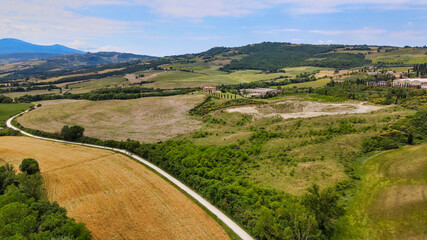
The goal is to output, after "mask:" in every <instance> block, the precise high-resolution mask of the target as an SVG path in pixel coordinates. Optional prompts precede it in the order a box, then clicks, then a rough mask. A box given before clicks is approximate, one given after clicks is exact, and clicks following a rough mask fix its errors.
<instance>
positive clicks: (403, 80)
mask: <svg viewBox="0 0 427 240" xmlns="http://www.w3.org/2000/svg"><path fill="white" fill-rule="evenodd" d="M395 81H402V82H406V81H409V82H416V81H418V82H422V83H427V78H404V79H396V80H395Z"/></svg>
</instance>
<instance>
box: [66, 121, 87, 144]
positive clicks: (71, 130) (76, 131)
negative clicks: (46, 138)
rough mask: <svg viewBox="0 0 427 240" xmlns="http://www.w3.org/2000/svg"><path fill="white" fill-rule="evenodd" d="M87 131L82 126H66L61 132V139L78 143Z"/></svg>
mask: <svg viewBox="0 0 427 240" xmlns="http://www.w3.org/2000/svg"><path fill="white" fill-rule="evenodd" d="M84 131H85V129H84V128H83V127H81V126H77V125H75V126H71V127H69V126H68V125H65V126H64V127H63V128H62V130H61V137H62V138H63V139H65V140H67V141H76V140H77V139H79V138H81V137H83V132H84Z"/></svg>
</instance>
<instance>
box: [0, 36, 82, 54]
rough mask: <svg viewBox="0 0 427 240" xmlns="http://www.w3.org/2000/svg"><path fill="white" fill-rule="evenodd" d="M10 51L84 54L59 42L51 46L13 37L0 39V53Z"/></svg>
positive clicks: (9, 52)
mask: <svg viewBox="0 0 427 240" xmlns="http://www.w3.org/2000/svg"><path fill="white" fill-rule="evenodd" d="M11 53H49V54H54V55H65V54H74V53H77V54H84V53H85V52H83V51H80V50H76V49H72V48H69V47H65V46H62V45H59V44H55V45H51V46H42V45H36V44H32V43H29V42H24V41H22V40H19V39H14V38H3V39H0V54H11Z"/></svg>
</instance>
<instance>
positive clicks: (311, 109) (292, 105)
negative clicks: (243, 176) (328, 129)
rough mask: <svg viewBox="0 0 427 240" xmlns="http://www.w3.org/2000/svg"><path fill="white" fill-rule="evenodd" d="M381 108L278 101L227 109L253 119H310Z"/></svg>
mask: <svg viewBox="0 0 427 240" xmlns="http://www.w3.org/2000/svg"><path fill="white" fill-rule="evenodd" d="M381 108H383V107H380V106H373V105H366V104H363V103H320V102H310V101H280V102H276V103H273V104H269V105H260V106H245V107H237V108H229V109H227V110H226V111H227V112H230V113H233V112H237V113H245V114H251V115H254V116H255V117H258V118H260V117H276V116H280V117H282V118H284V119H288V118H310V117H318V116H325V115H337V114H352V113H368V112H371V111H376V110H379V109H381Z"/></svg>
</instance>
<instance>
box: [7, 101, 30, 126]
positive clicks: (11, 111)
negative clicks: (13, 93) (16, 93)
mask: <svg viewBox="0 0 427 240" xmlns="http://www.w3.org/2000/svg"><path fill="white" fill-rule="evenodd" d="M30 106H31V104H26V103H20V104H6V103H1V104H0V126H2V124H3V123H4V122H5V121H6V119H8V118H9V117H11V116H13V115H15V114H18V113H20V112H22V111H24V110H26V109H28V108H29V107H30Z"/></svg>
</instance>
